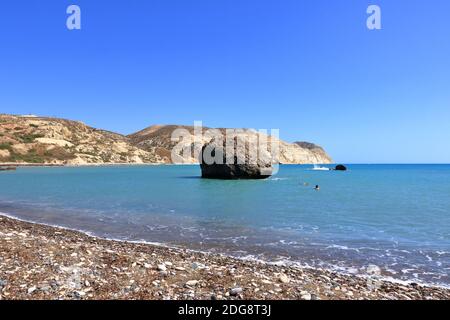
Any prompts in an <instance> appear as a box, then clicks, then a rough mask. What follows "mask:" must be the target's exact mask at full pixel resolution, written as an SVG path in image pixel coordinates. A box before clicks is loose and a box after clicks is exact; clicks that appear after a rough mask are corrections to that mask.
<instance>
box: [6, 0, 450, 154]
mask: <svg viewBox="0 0 450 320" xmlns="http://www.w3.org/2000/svg"><path fill="white" fill-rule="evenodd" d="M70 4H77V5H79V6H80V7H81V10H82V30H79V31H69V30H67V28H66V18H67V14H66V8H67V7H68V6H69V5H70ZM370 4H377V5H379V6H380V7H381V9H382V27H383V29H382V30H380V31H369V30H368V29H367V28H366V19H367V14H366V8H367V7H368V5H370ZM449 15H450V1H448V0H409V1H406V0H396V1H392V0H389V1H380V0H371V1H363V0H340V1H329V0H315V1H312V0H214V1H211V0H146V1H144V0H140V1H137V0H136V1H104V0H96V1H92V0H89V1H86V0H72V1H65V0H58V1H37V0H35V1H32V0H28V1H23V0H16V1H11V0H10V1H3V2H2V4H1V5H0V41H1V43H0V112H1V113H14V114H23V113H33V114H39V115H49V116H57V117H64V118H69V119H76V120H81V121H84V122H86V123H87V124H89V125H92V126H95V127H100V128H105V129H109V130H112V131H117V132H120V133H126V134H127V133H131V132H134V131H136V130H139V129H142V128H144V127H146V126H149V125H151V124H192V123H193V122H194V120H202V121H203V122H204V124H205V125H207V126H210V127H251V128H268V129H270V128H279V129H280V135H281V137H282V138H283V139H285V140H288V141H295V140H306V141H312V142H316V143H318V144H321V145H323V146H324V147H325V148H326V149H327V151H328V152H329V153H330V154H331V155H332V156H333V158H334V159H335V160H336V161H338V162H347V163H351V162H353V163H377V162H378V163H383V162H388V163H411V162H412V163H423V162H426V163H432V162H439V163H444V162H445V163H450V148H448V146H449V141H450V58H449V57H450V24H449V23H448V16H449Z"/></svg>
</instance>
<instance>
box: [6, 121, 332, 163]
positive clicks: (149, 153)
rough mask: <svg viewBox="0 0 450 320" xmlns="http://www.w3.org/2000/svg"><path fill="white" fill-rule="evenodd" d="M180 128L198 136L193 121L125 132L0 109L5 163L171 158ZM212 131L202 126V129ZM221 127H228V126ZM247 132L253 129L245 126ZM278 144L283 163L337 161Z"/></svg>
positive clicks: (307, 147) (317, 151)
mask: <svg viewBox="0 0 450 320" xmlns="http://www.w3.org/2000/svg"><path fill="white" fill-rule="evenodd" d="M175 129H184V130H185V132H187V133H188V135H190V136H191V138H193V137H194V127H192V126H177V125H160V126H151V127H148V128H146V129H144V130H141V131H139V132H136V133H134V134H131V135H129V136H124V135H121V134H117V133H113V132H109V131H106V130H100V129H95V128H92V127H89V126H87V125H86V124H84V123H82V122H78V121H71V120H65V119H58V118H49V117H36V116H31V115H30V116H13V115H2V114H0V163H32V164H68V165H84V164H108V163H171V152H172V149H173V148H174V147H175V146H176V145H177V144H178V141H171V137H172V132H173V131H174V130H175ZM207 130H208V128H203V132H206V131H207ZM218 130H220V131H221V132H224V131H225V130H226V129H218ZM242 134H243V135H248V134H253V133H252V132H251V131H248V130H244V132H243V133H242ZM269 139H270V138H269ZM188 140H189V139H188ZM188 140H187V141H188ZM209 141H210V138H208V137H207V136H204V137H203V138H202V139H201V141H200V142H198V143H200V144H205V143H207V142H209ZM186 143H188V144H189V145H188V146H190V144H191V142H186ZM279 146H280V152H279V162H280V163H286V164H303V163H311V164H315V163H330V162H332V160H331V158H330V157H329V156H328V155H327V154H326V152H325V151H324V150H323V149H322V148H320V147H318V146H316V145H313V144H305V143H295V144H291V143H287V142H284V141H281V140H280V141H279ZM200 147H201V146H200ZM185 162H187V163H197V162H198V159H197V158H195V157H194V155H192V156H191V157H188V159H186V161H185Z"/></svg>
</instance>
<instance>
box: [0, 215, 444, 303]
mask: <svg viewBox="0 0 450 320" xmlns="http://www.w3.org/2000/svg"><path fill="white" fill-rule="evenodd" d="M0 252H1V254H0V299H203V300H210V299H258V300H263V299H271V300H273V299H291V300H297V299H303V300H315V299H317V300H319V299H320V300H328V299H336V300H360V299H370V300H378V299H389V300H409V299H413V300H423V299H425V300H430V299H445V300H447V299H450V289H446V288H441V287H429V286H422V285H418V284H399V283H395V282H390V281H386V280H381V279H380V278H378V277H377V276H373V277H368V278H362V277H358V276H351V275H344V274H340V273H336V272H332V271H326V270H319V269H309V268H299V267H293V266H292V267H291V266H289V267H287V266H278V265H273V264H268V263H263V262H258V261H246V260H241V259H235V258H231V257H226V256H222V255H217V254H211V253H201V252H194V251H191V250H188V249H182V248H172V247H166V246H162V245H156V244H147V243H136V242H126V241H116V240H107V239H101V238H97V237H93V236H90V235H87V234H85V233H82V232H80V231H72V230H69V229H66V228H61V227H55V226H47V225H41V224H36V223H31V222H25V221H21V220H19V219H16V218H13V217H10V216H5V215H3V214H0Z"/></svg>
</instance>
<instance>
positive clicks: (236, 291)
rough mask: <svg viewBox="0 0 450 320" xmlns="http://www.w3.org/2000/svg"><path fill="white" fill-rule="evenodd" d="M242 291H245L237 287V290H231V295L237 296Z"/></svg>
mask: <svg viewBox="0 0 450 320" xmlns="http://www.w3.org/2000/svg"><path fill="white" fill-rule="evenodd" d="M242 291H244V290H243V289H242V288H240V287H235V288H232V289H230V295H231V296H237V295H238V294H241V293H242Z"/></svg>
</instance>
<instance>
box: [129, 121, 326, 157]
mask: <svg viewBox="0 0 450 320" xmlns="http://www.w3.org/2000/svg"><path fill="white" fill-rule="evenodd" d="M175 129H185V130H187V131H188V132H189V133H190V134H191V136H192V137H193V135H194V127H192V126H177V125H155V126H151V127H148V128H146V129H144V130H141V131H139V132H136V133H134V134H131V135H129V136H128V138H129V139H130V141H131V143H132V144H133V145H135V146H137V147H139V148H141V149H144V150H146V151H148V152H152V153H155V154H156V155H158V156H159V157H161V158H163V159H164V161H167V162H170V155H171V151H172V149H173V147H174V146H175V145H176V144H177V143H178V142H177V141H171V135H172V132H173V131H174V130H175ZM208 129H209V128H207V127H203V131H204V132H205V131H206V130H208ZM218 130H220V131H221V132H222V133H224V132H225V130H226V129H223V128H219V129H218ZM242 130H245V133H244V134H245V135H249V134H252V132H251V131H250V130H248V129H242ZM191 139H192V140H193V138H191ZM209 140H210V139H209V138H208V137H204V138H203V140H202V144H204V143H207V142H209ZM279 146H280V150H279V162H280V163H284V164H327V163H332V162H333V160H332V159H331V157H330V156H329V155H328V154H327V153H326V152H325V151H324V150H323V149H322V148H321V147H319V146H316V145H315V144H312V143H307V142H298V143H293V144H292V143H288V142H285V141H282V140H279ZM187 162H191V163H196V162H197V159H195V158H191V159H188V161H187Z"/></svg>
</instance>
